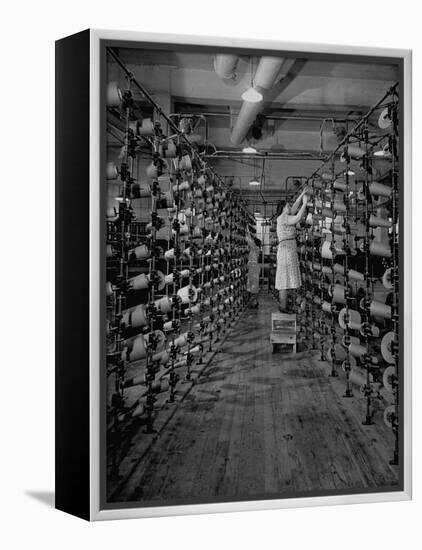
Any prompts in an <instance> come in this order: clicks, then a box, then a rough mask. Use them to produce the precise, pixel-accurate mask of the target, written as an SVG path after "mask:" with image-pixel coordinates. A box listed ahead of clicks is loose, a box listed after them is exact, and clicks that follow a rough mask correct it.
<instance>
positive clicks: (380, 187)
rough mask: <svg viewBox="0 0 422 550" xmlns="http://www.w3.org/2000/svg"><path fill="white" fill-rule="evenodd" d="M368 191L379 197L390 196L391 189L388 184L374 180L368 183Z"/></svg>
mask: <svg viewBox="0 0 422 550" xmlns="http://www.w3.org/2000/svg"><path fill="white" fill-rule="evenodd" d="M369 192H370V193H371V195H378V196H380V197H390V196H391V193H392V192H393V190H392V189H391V187H389V186H388V185H384V184H383V183H378V182H376V181H374V182H373V183H370V184H369Z"/></svg>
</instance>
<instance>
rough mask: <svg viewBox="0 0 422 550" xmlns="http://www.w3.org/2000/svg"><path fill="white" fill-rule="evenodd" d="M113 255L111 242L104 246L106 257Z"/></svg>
mask: <svg viewBox="0 0 422 550" xmlns="http://www.w3.org/2000/svg"><path fill="white" fill-rule="evenodd" d="M113 256H114V249H113V247H112V246H111V244H108V245H107V246H106V258H113Z"/></svg>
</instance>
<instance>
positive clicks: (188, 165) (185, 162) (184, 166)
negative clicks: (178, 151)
mask: <svg viewBox="0 0 422 550" xmlns="http://www.w3.org/2000/svg"><path fill="white" fill-rule="evenodd" d="M179 169H180V170H186V171H189V170H192V161H191V158H190V156H189V155H183V157H182V158H181V159H180V161H179Z"/></svg>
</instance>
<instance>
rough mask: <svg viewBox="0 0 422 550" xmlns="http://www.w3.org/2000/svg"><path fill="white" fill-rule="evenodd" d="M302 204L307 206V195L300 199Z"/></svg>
mask: <svg viewBox="0 0 422 550" xmlns="http://www.w3.org/2000/svg"><path fill="white" fill-rule="evenodd" d="M302 204H305V205H306V204H308V195H303V197H302Z"/></svg>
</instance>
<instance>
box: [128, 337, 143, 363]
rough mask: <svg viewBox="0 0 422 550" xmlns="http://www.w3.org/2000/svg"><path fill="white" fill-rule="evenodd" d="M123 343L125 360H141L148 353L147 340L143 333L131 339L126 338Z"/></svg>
mask: <svg viewBox="0 0 422 550" xmlns="http://www.w3.org/2000/svg"><path fill="white" fill-rule="evenodd" d="M123 345H124V349H123V351H122V359H123V360H124V361H139V360H140V359H144V358H145V357H146V355H147V349H146V341H145V336H144V335H143V334H139V335H138V336H136V338H133V339H132V340H131V341H129V340H125V342H124V343H123Z"/></svg>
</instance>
